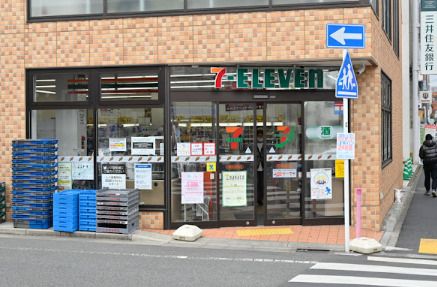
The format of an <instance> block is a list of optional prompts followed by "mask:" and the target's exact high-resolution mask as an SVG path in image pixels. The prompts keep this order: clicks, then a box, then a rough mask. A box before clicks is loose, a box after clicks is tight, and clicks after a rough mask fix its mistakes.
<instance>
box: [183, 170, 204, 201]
mask: <svg viewBox="0 0 437 287" xmlns="http://www.w3.org/2000/svg"><path fill="white" fill-rule="evenodd" d="M203 192H204V191H203V172H182V200H181V203H182V204H196V203H203V202H204V198H203Z"/></svg>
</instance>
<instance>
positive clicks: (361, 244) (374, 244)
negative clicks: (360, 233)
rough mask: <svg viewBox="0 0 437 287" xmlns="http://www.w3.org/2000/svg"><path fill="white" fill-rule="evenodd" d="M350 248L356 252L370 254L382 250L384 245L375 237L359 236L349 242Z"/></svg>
mask: <svg viewBox="0 0 437 287" xmlns="http://www.w3.org/2000/svg"><path fill="white" fill-rule="evenodd" d="M349 249H350V250H351V251H354V252H358V253H363V254H370V253H375V252H381V251H382V245H381V243H379V242H378V241H376V240H375V239H373V238H367V237H359V238H355V239H353V240H352V241H351V242H350V243H349Z"/></svg>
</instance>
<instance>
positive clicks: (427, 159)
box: [419, 140, 437, 165]
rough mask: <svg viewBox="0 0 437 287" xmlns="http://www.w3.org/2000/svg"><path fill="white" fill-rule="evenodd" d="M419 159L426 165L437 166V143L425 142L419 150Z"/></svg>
mask: <svg viewBox="0 0 437 287" xmlns="http://www.w3.org/2000/svg"><path fill="white" fill-rule="evenodd" d="M419 157H420V158H421V159H422V161H423V164H424V165H437V143H436V142H435V141H433V140H426V141H424V142H423V144H422V146H421V147H420V150H419Z"/></svg>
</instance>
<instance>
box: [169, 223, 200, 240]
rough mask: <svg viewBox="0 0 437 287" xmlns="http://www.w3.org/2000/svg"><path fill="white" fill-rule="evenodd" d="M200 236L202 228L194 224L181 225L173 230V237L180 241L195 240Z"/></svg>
mask: <svg viewBox="0 0 437 287" xmlns="http://www.w3.org/2000/svg"><path fill="white" fill-rule="evenodd" d="M201 236H202V229H200V228H199V227H197V226H195V225H188V224H185V225H182V226H181V227H179V228H178V229H176V230H175V232H173V239H176V240H182V241H196V240H197V239H199V238H200V237H201Z"/></svg>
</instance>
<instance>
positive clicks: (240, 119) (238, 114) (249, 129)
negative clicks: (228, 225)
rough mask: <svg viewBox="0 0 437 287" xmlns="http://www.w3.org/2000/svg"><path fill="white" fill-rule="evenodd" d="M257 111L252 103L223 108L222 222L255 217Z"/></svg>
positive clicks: (221, 131)
mask: <svg viewBox="0 0 437 287" xmlns="http://www.w3.org/2000/svg"><path fill="white" fill-rule="evenodd" d="M254 108H255V105H254V104H250V103H248V104H220V105H219V117H220V120H219V138H218V140H219V152H220V171H221V172H220V203H221V204H220V219H221V220H253V219H254V216H255V214H254V206H255V184H256V179H255V177H254V174H255V162H256V161H255V158H254V154H255V150H256V148H257V147H255V146H254V138H255V136H256V132H255V114H254ZM261 121H262V120H261Z"/></svg>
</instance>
